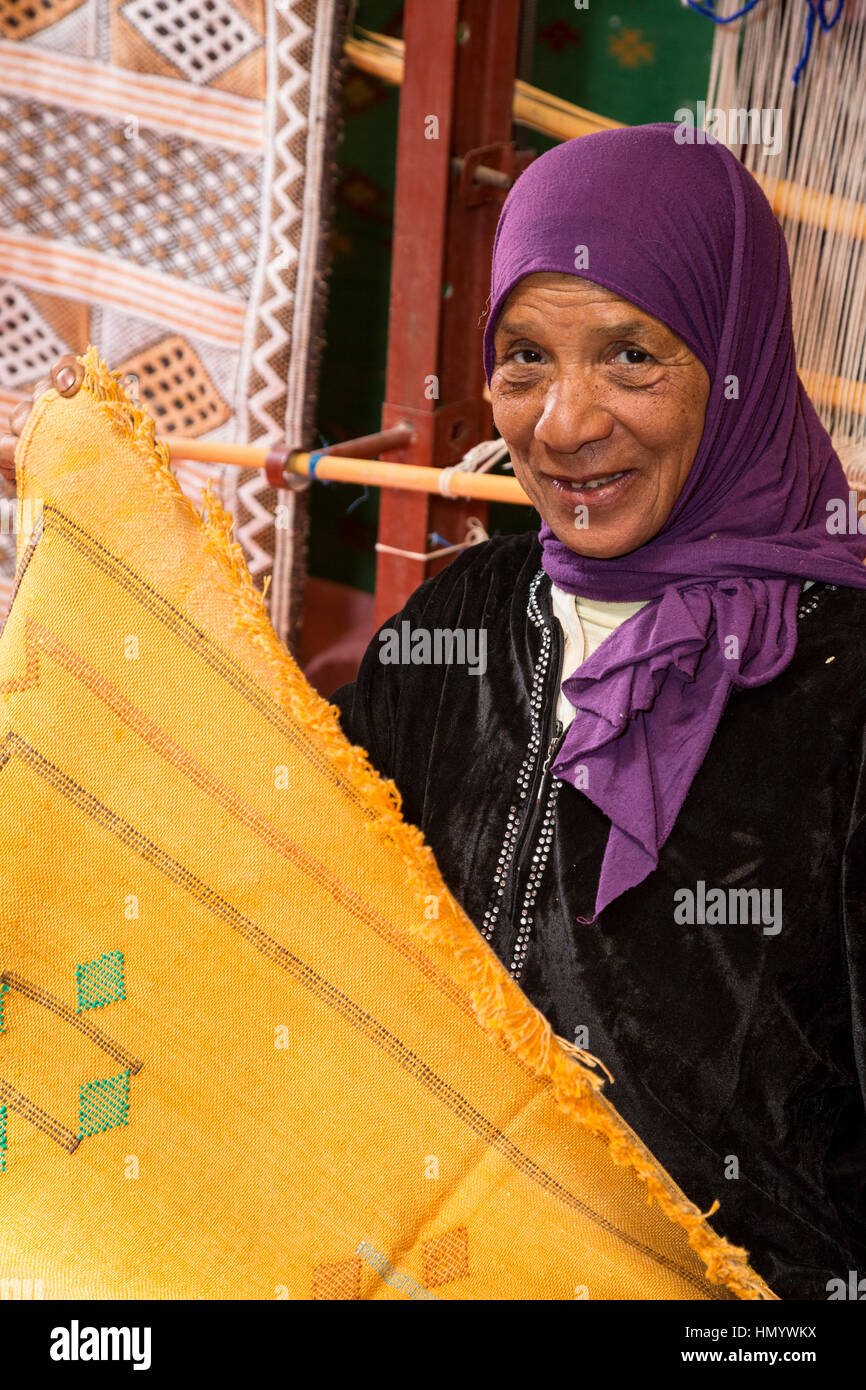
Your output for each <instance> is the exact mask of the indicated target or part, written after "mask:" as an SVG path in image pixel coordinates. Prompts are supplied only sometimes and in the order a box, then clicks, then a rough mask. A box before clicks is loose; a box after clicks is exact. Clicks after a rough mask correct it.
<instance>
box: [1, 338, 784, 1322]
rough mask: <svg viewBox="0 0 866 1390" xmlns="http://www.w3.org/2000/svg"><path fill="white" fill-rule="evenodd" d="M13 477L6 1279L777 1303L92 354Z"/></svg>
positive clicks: (100, 1286)
mask: <svg viewBox="0 0 866 1390" xmlns="http://www.w3.org/2000/svg"><path fill="white" fill-rule="evenodd" d="M82 360H83V362H84V364H85V369H86V370H85V378H84V383H83V386H82V388H81V390H80V391H79V392H78V394H77V395H75V396H73V397H71V398H69V399H63V398H61V397H60V396H58V394H57V393H56V392H55V391H53V390H52V391H48V392H47V393H45V395H43V396H42V397H40V398H39V400H38V402H37V404H36V406H35V408H34V410H33V412H32V414H31V417H30V419H29V421H28V423H27V426H26V428H25V431H24V434H23V436H22V439H21V442H20V445H19V448H18V456H17V464H18V489H19V499H20V506H21V518H20V525H19V530H18V543H19V553H18V569H17V577H16V590H15V595H14V599H13V603H12V608H11V612H10V616H9V619H8V621H7V623H6V626H5V629H4V631H3V634H2V638H0V691H2V729H0V750H2V751H0V777H2V783H0V786H2V793H3V794H2V798H0V816H2V825H0V847H2V848H0V856H2V869H0V893H2V914H0V932H2V938H0V989H2V1031H0V1112H2V1113H0V1119H2V1159H3V1163H2V1165H0V1199H2V1210H3V1219H2V1223H0V1265H2V1268H3V1271H4V1274H6V1275H8V1276H9V1277H12V1278H14V1277H19V1278H30V1279H31V1280H33V1279H39V1280H41V1281H42V1283H43V1285H44V1289H45V1297H46V1298H61V1299H62V1298H75V1299H81V1298H89V1297H95V1298H144V1297H155V1298H217V1299H220V1298H225V1299H228V1298H241V1299H274V1298H290V1299H312V1298H324V1299H394V1298H397V1299H405V1298H415V1299H430V1298H448V1299H494V1298H507V1299H572V1298H591V1299H599V1298H602V1299H607V1298H609V1299H628V1298H642V1299H643V1298H649V1299H666V1298H674V1299H703V1300H712V1299H730V1298H737V1297H740V1298H753V1299H761V1298H773V1297H774V1295H773V1294H772V1292H771V1291H770V1290H769V1289H768V1288H767V1286H766V1285H765V1284H764V1283H763V1281H762V1280H761V1279H760V1278H759V1277H758V1276H757V1275H756V1274H755V1273H754V1272H753V1271H752V1270H751V1269H750V1267H749V1265H748V1263H747V1259H746V1256H745V1254H744V1252H742V1251H739V1250H737V1249H734V1248H733V1247H731V1246H730V1245H728V1244H727V1243H726V1242H724V1241H723V1240H722V1239H721V1238H720V1237H719V1236H718V1235H716V1234H715V1232H714V1231H713V1230H712V1229H711V1228H710V1226H709V1225H708V1223H707V1221H706V1220H705V1219H703V1218H702V1216H701V1214H700V1213H699V1212H698V1211H697V1210H696V1208H695V1207H694V1206H692V1205H691V1204H690V1203H689V1201H688V1200H687V1198H686V1197H685V1196H684V1195H683V1194H682V1192H680V1191H679V1189H678V1188H677V1187H676V1186H675V1185H674V1183H673V1182H672V1181H671V1179H670V1178H669V1177H668V1176H667V1175H666V1174H665V1173H664V1172H663V1171H662V1170H661V1169H660V1168H659V1167H658V1166H657V1165H656V1164H655V1162H654V1161H653V1159H652V1158H651V1157H650V1155H649V1154H648V1153H647V1152H646V1151H645V1149H644V1148H643V1147H642V1146H641V1144H640V1142H639V1140H638V1139H637V1138H636V1137H635V1136H634V1135H633V1134H632V1133H631V1132H630V1131H629V1130H628V1129H627V1128H626V1126H625V1125H624V1124H623V1122H622V1121H621V1120H620V1119H619V1117H618V1116H617V1115H616V1113H615V1111H614V1110H613V1109H612V1108H611V1106H610V1104H609V1103H608V1102H607V1100H606V1099H605V1097H604V1095H603V1094H602V1081H601V1079H600V1077H599V1075H598V1073H597V1071H596V1070H595V1069H594V1068H593V1066H592V1059H589V1058H586V1057H584V1058H581V1057H580V1056H579V1055H577V1054H576V1050H575V1049H573V1048H569V1047H568V1046H567V1045H564V1044H562V1043H561V1042H560V1041H558V1040H557V1039H555V1038H554V1037H553V1036H552V1034H551V1031H550V1028H549V1025H548V1024H547V1023H546V1021H545V1020H544V1019H543V1017H542V1016H541V1015H540V1014H539V1013H538V1012H537V1011H536V1010H535V1009H533V1008H532V1006H531V1005H530V1004H529V1003H528V1001H527V1000H526V998H525V997H524V996H523V994H522V993H521V991H520V989H519V988H518V986H517V985H515V984H514V983H513V982H512V981H511V980H510V979H509V977H508V976H507V974H506V972H505V971H504V969H503V968H502V966H501V965H500V964H499V962H498V961H497V960H496V958H495V957H494V956H493V954H492V952H491V951H490V950H489V949H488V948H487V946H486V944H485V943H484V942H483V940H482V939H481V937H480V936H479V934H478V933H477V931H476V930H475V928H474V927H473V925H472V924H471V922H470V921H469V920H468V919H467V918H466V917H465V915H464V914H463V913H462V911H461V910H460V908H459V906H458V904H457V903H456V901H455V900H454V899H453V898H452V897H451V895H450V894H449V892H448V890H447V888H446V886H445V884H444V883H443V882H442V880H441V878H440V876H439V873H438V871H437V868H436V865H435V862H434V860H433V857H432V854H431V852H430V850H429V848H428V847H427V846H426V845H425V844H424V842H423V839H422V837H421V834H420V832H419V831H418V830H416V829H415V828H413V827H411V826H409V825H407V824H406V823H405V822H404V821H403V819H402V817H401V815H400V810H399V796H398V794H397V792H396V789H395V788H394V787H393V785H392V784H390V783H386V782H384V781H382V780H381V779H380V778H379V777H378V776H377V774H376V773H375V772H374V771H373V770H372V769H371V767H370V765H369V762H368V760H367V757H366V754H365V753H364V752H363V750H361V749H358V748H354V747H352V746H351V745H350V744H349V743H348V742H347V741H346V740H345V738H344V737H343V735H342V733H341V732H340V729H339V725H338V723H337V720H336V716H335V711H334V709H333V707H331V706H329V705H327V704H326V703H325V702H324V701H323V700H322V699H321V698H320V697H319V696H318V695H316V694H315V692H314V691H313V690H312V689H311V688H310V686H309V685H308V684H307V683H306V682H305V680H304V678H303V676H302V675H301V673H300V671H299V670H298V668H297V666H296V665H295V664H294V662H293V661H292V660H291V658H290V657H289V656H288V654H287V652H286V650H285V648H284V646H283V644H282V643H281V642H280V641H279V640H278V638H277V637H276V635H275V633H274V630H273V628H272V627H271V625H270V623H269V621H268V618H267V616H266V612H265V608H264V603H263V600H262V598H261V595H260V594H259V593H258V591H257V590H256V589H255V587H254V585H253V583H252V580H251V579H250V577H249V574H248V571H247V569H246V566H245V564H244V560H243V556H242V554H241V551H240V549H239V547H238V546H237V545H235V543H234V542H233V541H232V539H231V525H230V521H229V519H228V517H227V515H226V514H225V513H224V512H223V511H222V509H221V508H220V506H219V504H218V503H217V502H216V501H215V500H214V499H213V498H208V497H207V496H206V497H205V499H204V505H203V513H202V515H199V513H198V512H196V510H195V508H194V507H193V505H192V504H191V502H190V501H189V500H188V499H187V498H186V497H185V496H184V494H183V493H182V491H181V489H180V487H179V486H178V484H177V482H176V481H175V479H174V477H173V476H172V474H171V471H170V469H169V467H168V462H167V458H166V454H165V449H164V447H163V446H162V445H161V444H158V443H156V442H155V439H154V427H153V423H152V421H151V420H150V419H149V418H148V417H147V416H146V415H144V414H142V413H141V412H140V411H139V410H138V409H137V408H136V407H135V406H134V405H133V403H132V402H131V401H129V400H128V399H127V398H126V396H125V395H124V392H123V389H122V387H121V385H120V380H119V376H120V374H119V373H109V372H108V370H107V369H106V367H105V366H104V364H103V363H102V362H101V361H100V359H99V357H98V355H97V353H96V352H95V350H94V349H93V348H89V349H88V350H87V352H86V353H85V354H84V356H83V358H82Z"/></svg>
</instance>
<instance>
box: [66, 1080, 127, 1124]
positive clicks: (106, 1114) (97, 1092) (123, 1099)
mask: <svg viewBox="0 0 866 1390" xmlns="http://www.w3.org/2000/svg"><path fill="white" fill-rule="evenodd" d="M78 1118H79V1124H78V1133H79V1135H80V1137H81V1138H82V1139H84V1138H86V1137H87V1135H88V1134H100V1133H101V1132H102V1131H103V1130H106V1129H114V1128H116V1126H117V1125H128V1124H129V1072H128V1071H122V1072H121V1073H120V1075H119V1076H104V1077H102V1078H101V1079H100V1080H99V1081H88V1082H87V1084H86V1085H85V1086H82V1087H81V1093H80V1098H79V1117H78Z"/></svg>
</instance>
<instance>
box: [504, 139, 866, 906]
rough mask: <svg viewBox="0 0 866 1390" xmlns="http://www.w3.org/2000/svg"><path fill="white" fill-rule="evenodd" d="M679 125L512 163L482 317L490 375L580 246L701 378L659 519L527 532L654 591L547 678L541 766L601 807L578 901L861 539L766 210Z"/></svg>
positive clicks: (618, 582) (630, 881) (666, 804)
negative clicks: (569, 718) (808, 387)
mask: <svg viewBox="0 0 866 1390" xmlns="http://www.w3.org/2000/svg"><path fill="white" fill-rule="evenodd" d="M678 128H679V127H677V126H676V125H673V124H658V125H647V126H637V127H633V128H631V129H624V130H605V131H600V132H599V133H597V134H594V135H584V136H581V137H578V138H577V139H574V140H567V141H565V142H564V143H563V144H561V145H558V146H556V147H555V148H554V149H552V150H550V151H548V153H546V154H543V155H541V157H540V158H539V159H537V160H535V161H534V163H532V164H530V166H529V167H528V169H527V170H526V171H525V173H523V174H522V175H521V176H520V178H519V179H518V180H517V182H516V183H515V184H514V186H513V187H512V189H511V191H510V193H509V195H508V197H507V199H506V201H505V204H504V206H503V209H502V213H501V216H500V219H499V225H498V227H497V230H496V240H495V242H494V248H493V274H492V284H491V296H490V314H489V318H488V321H487V326H486V328H485V332H484V367H485V372H486V374H487V380H488V382H489V381H490V378H491V376H492V373H493V367H494V347H493V336H494V330H495V327H496V323H497V320H498V317H499V314H500V312H501V310H502V308H503V306H504V304H505V301H506V299H507V298H508V295H509V294H510V292H511V290H512V289H513V288H514V287H515V285H516V284H517V283H518V282H519V281H520V280H522V279H523V278H524V276H526V275H531V274H533V273H534V272H536V271H560V272H563V273H565V274H568V275H574V274H576V272H575V269H574V264H575V261H574V255H575V247H576V246H586V247H587V248H588V265H587V269H586V270H585V271H583V272H581V274H582V275H583V278H585V279H588V280H592V281H594V282H595V283H596V284H598V285H602V286H604V287H605V288H606V289H609V290H611V291H613V292H614V293H615V294H618V295H620V296H621V297H622V298H623V299H626V300H628V301H630V302H631V303H632V304H636V305H638V306H639V307H640V308H641V309H643V310H644V311H645V312H647V313H649V314H651V315H652V316H653V317H654V318H656V319H659V320H660V321H661V322H662V323H664V324H666V325H667V327H668V328H670V329H671V330H672V331H673V332H674V333H676V334H677V335H678V336H679V337H680V338H681V339H682V340H683V341H684V342H685V343H686V344H687V345H688V346H689V347H690V348H691V349H692V351H693V352H694V353H695V354H696V356H697V357H698V358H699V360H700V361H701V362H702V363H703V365H704V367H705V368H706V370H707V372H708V374H709V377H710V394H709V398H708V401H707V409H706V419H705V422H704V431H703V435H702V437H701V442H700V446H699V448H698V451H697V454H696V456H695V459H694V462H693V464H692V467H691V470H690V472H689V474H688V477H687V478H686V481H685V484H684V486H683V489H682V492H681V493H680V495H679V497H678V498H677V500H676V502H675V503H674V506H673V509H672V511H671V514H670V516H669V517H668V520H667V521H666V522H665V524H664V526H663V527H662V528H661V530H660V531H659V532H658V534H657V535H655V536H653V537H652V539H651V540H649V541H647V542H646V544H645V545H642V546H641V547H640V548H639V549H637V550H635V551H633V552H632V553H631V554H630V555H623V556H621V557H619V558H613V559H598V558H592V557H584V556H581V555H578V554H576V553H575V552H574V551H573V550H570V549H569V548H568V546H566V545H565V544H563V542H562V541H560V540H558V539H557V537H556V536H555V535H554V534H553V532H552V531H551V529H550V527H549V526H547V524H546V523H545V524H543V525H542V527H541V531H540V540H541V544H542V548H543V559H542V564H543V567H544V569H545V571H546V572H547V574H548V575H549V576H550V578H551V579H552V580H553V582H554V583H555V584H557V585H558V586H559V587H560V588H562V589H564V590H566V591H567V592H568V593H571V594H578V595H581V596H583V597H585V598H593V599H600V600H608V601H622V602H625V601H629V600H631V601H636V600H642V599H643V600H653V601H652V602H648V603H647V605H646V607H645V608H642V609H641V610H640V612H638V613H636V614H635V615H634V616H633V617H631V618H629V619H628V620H627V621H626V622H624V623H622V624H621V625H620V626H619V627H618V628H617V629H616V630H615V631H614V632H613V633H612V634H611V636H610V637H608V638H607V639H606V640H605V641H604V642H603V643H602V645H601V646H600V647H599V648H598V649H597V650H596V651H595V652H594V653H593V655H592V656H591V657H589V658H588V660H586V661H585V662H584V663H583V664H582V665H581V666H580V667H579V668H578V670H577V671H576V672H575V673H574V675H572V676H571V677H569V678H568V679H567V680H566V681H564V682H563V687H562V689H563V692H564V693H565V695H566V696H567V698H568V699H569V700H570V702H571V703H572V704H573V705H574V706H575V707H576V710H577V713H576V714H575V717H574V720H573V722H572V723H571V724H570V726H569V728H568V731H567V733H566V736H565V739H564V741H563V744H562V747H561V749H560V751H559V754H558V756H557V758H556V760H555V762H554V764H553V771H554V772H555V774H556V775H557V776H558V777H560V778H562V779H563V780H565V781H568V782H571V783H572V785H575V786H578V785H579V786H580V788H581V790H583V791H584V793H585V794H586V795H587V796H588V797H589V798H590V800H592V801H594V802H595V804H596V805H597V806H598V807H599V808H600V809H601V810H602V811H603V812H604V814H605V815H606V816H607V817H608V819H609V820H610V821H611V830H610V836H609V839H608V843H607V848H606V851H605V856H604V862H603V864H602V869H601V878H600V881H599V885H598V892H597V896H596V904H595V912H596V916H597V915H598V913H600V912H601V911H603V909H604V908H605V907H606V906H607V905H608V904H609V903H610V902H612V901H613V899H614V898H617V897H619V895H620V894H621V893H624V892H625V891H626V890H627V889H629V888H632V887H634V886H635V885H636V884H638V883H640V882H642V880H643V879H645V878H646V876H647V875H648V874H649V873H651V872H652V870H653V869H654V868H655V867H656V865H657V863H658V852H659V849H660V847H661V846H662V845H663V844H664V843H665V841H666V839H667V838H668V836H669V835H670V833H671V830H672V828H673V825H674V821H675V820H676V817H677V815H678V813H679V810H680V807H681V806H682V804H683V801H684V799H685V796H686V793H687V792H688V789H689V787H690V786H691V783H692V781H693V779H694V777H695V774H696V773H697V771H698V768H699V767H700V765H701V763H702V762H703V759H704V757H705V756H706V753H707V749H708V748H709V746H710V741H711V740H712V737H713V734H714V733H715V731H716V727H717V725H718V722H719V719H720V718H721V715H722V712H723V710H724V708H725V704H726V703H727V699H728V696H729V694H730V691H731V689H732V687H733V686H735V685H737V686H758V685H764V684H765V683H766V682H767V681H771V680H773V679H774V678H775V677H776V676H777V675H779V673H780V672H781V671H783V670H784V669H785V667H786V666H787V665H788V663H789V662H790V661H791V659H792V657H793V655H794V651H795V649H796V645H797V603H798V598H799V593H800V588H801V585H802V583H803V581H804V580H806V579H816V580H825V581H828V582H831V583H835V584H841V585H848V586H850V587H852V588H866V569H864V568H863V560H864V555H866V537H864V536H861V535H859V534H857V535H852V536H840V535H831V534H829V532H828V528H827V521H828V516H829V511H828V503H831V502H833V501H834V500H836V499H843V500H844V501H845V502H846V503H847V498H848V492H849V486H848V483H847V480H846V478H845V474H844V472H843V469H842V465H841V463H840V462H839V458H838V456H837V454H836V452H835V450H834V449H833V445H832V443H831V441H830V437H829V435H828V434H827V431H826V430H825V429H824V427H823V425H822V424H821V422H820V420H819V419H818V416H817V414H816V412H815V410H814V407H813V406H812V403H811V401H810V400H809V398H808V396H807V395H806V392H805V390H804V389H803V386H802V385H801V383H800V381H799V378H798V376H797V370H796V361H795V354H794V341H793V335H792V330H791V296H790V284H789V272H788V257H787V250H786V247H785V240H784V237H783V235H782V231H781V228H780V227H779V224H778V222H777V221H776V218H775V216H774V215H773V211H772V209H771V207H770V205H769V203H768V202H767V199H766V198H765V196H764V194H763V192H762V191H761V189H760V187H759V186H758V184H757V182H756V181H755V179H754V178H753V177H752V175H751V174H750V173H749V172H748V171H747V170H746V169H744V167H743V166H742V164H740V162H739V160H737V159H736V158H735V157H734V156H733V155H732V154H731V153H730V151H729V150H727V149H726V148H725V146H723V145H721V144H718V143H713V144H704V145H688V144H682V145H681V144H678V143H677V142H676V140H675V139H674V132H675V131H676V130H677V129H678ZM731 376H735V377H736V378H737V382H738V389H739V397H738V398H737V399H728V398H727V397H726V393H725V388H726V378H730V377H731ZM731 394H732V391H731V390H729V391H728V395H731ZM731 637H736V638H737V642H736V643H732V642H731V641H730V638H731ZM731 653H738V654H737V655H732V654H731Z"/></svg>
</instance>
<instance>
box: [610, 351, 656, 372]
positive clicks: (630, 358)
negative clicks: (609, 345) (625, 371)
mask: <svg viewBox="0 0 866 1390" xmlns="http://www.w3.org/2000/svg"><path fill="white" fill-rule="evenodd" d="M621 357H625V358H626V359H627V361H626V364H625V365H626V366H628V367H643V366H645V365H646V363H647V362H649V361H650V354H649V353H648V352H644V351H643V349H642V348H623V349H622V352H618V353H617V355H616V357H614V359H613V361H614V362H616V361H618V359H619V358H621ZM637 359H641V360H640V361H638V360H637Z"/></svg>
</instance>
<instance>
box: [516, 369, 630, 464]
mask: <svg viewBox="0 0 866 1390" xmlns="http://www.w3.org/2000/svg"><path fill="white" fill-rule="evenodd" d="M612 428H613V417H612V416H611V415H610V413H609V412H608V411H607V410H606V409H605V407H604V404H603V398H602V394H601V390H600V388H599V385H598V384H597V383H596V382H595V381H594V380H593V378H592V375H591V373H589V372H570V373H563V374H562V375H561V376H558V377H557V378H556V379H555V380H553V381H551V383H550V386H549V388H548V390H547V393H546V395H545V400H544V409H543V410H542V412H541V416H540V418H539V420H538V423H537V425H536V426H535V438H536V439H537V440H539V442H540V443H542V444H546V445H547V447H548V448H549V449H551V450H553V451H554V452H555V453H558V454H573V453H575V452H576V450H578V449H579V448H580V447H581V445H582V444H590V443H593V442H595V441H597V440H600V439H606V438H607V436H608V435H609V434H610V432H611V429H612Z"/></svg>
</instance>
